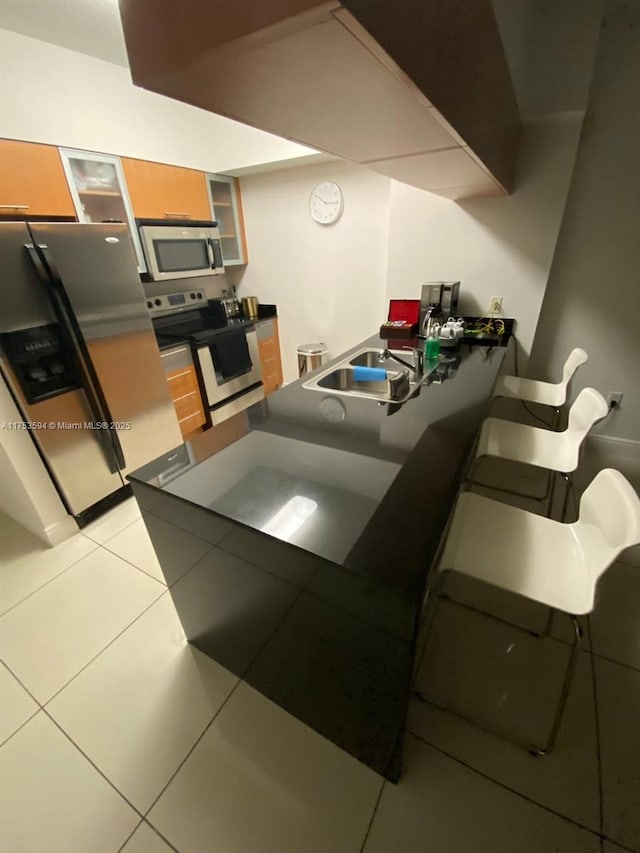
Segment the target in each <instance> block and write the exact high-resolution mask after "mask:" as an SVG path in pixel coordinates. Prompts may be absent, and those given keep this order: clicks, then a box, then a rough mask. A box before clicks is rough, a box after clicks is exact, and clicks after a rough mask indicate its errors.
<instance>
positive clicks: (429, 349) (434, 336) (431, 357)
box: [424, 323, 440, 361]
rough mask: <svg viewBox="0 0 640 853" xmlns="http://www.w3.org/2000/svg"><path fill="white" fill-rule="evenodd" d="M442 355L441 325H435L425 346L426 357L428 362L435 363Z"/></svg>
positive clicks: (430, 330)
mask: <svg viewBox="0 0 640 853" xmlns="http://www.w3.org/2000/svg"><path fill="white" fill-rule="evenodd" d="M439 355H440V325H439V324H438V323H434V324H433V325H432V326H431V327H430V329H429V336H428V337H427V340H426V341H425V344H424V357H425V358H426V359H427V361H435V360H436V359H437V358H438V357H439Z"/></svg>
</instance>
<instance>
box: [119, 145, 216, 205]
mask: <svg viewBox="0 0 640 853" xmlns="http://www.w3.org/2000/svg"><path fill="white" fill-rule="evenodd" d="M121 162H122V168H123V170H124V177H125V180H126V182H127V189H128V191H129V198H130V200H131V206H132V207H133V212H134V214H135V216H136V217H138V218H140V219H211V208H210V206H209V196H208V193H207V182H206V179H205V174H204V172H198V171H197V170H196V169H184V168H182V167H180V166H167V165H165V164H164V163H151V162H149V161H148V160H131V159H129V158H127V157H122V158H121Z"/></svg>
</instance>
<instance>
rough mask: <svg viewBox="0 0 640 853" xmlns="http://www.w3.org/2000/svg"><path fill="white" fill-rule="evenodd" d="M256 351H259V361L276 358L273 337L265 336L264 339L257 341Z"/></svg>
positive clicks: (276, 351)
mask: <svg viewBox="0 0 640 853" xmlns="http://www.w3.org/2000/svg"><path fill="white" fill-rule="evenodd" d="M258 352H259V353H260V360H261V361H263V360H264V359H267V358H277V356H278V347H277V346H276V340H275V338H267V339H266V340H264V341H258Z"/></svg>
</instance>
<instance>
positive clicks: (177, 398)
mask: <svg viewBox="0 0 640 853" xmlns="http://www.w3.org/2000/svg"><path fill="white" fill-rule="evenodd" d="M196 393H197V392H196V391H189V393H188V394H183V395H182V397H174V398H173V402H174V403H178V402H179V401H180V400H186V399H187V397H194V396H195V395H196Z"/></svg>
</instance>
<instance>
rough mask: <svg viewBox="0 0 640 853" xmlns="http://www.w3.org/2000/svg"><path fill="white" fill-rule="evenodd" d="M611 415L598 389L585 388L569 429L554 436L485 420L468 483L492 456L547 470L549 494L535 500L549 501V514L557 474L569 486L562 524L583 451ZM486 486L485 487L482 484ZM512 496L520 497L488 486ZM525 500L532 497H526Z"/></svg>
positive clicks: (546, 431)
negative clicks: (596, 428)
mask: <svg viewBox="0 0 640 853" xmlns="http://www.w3.org/2000/svg"><path fill="white" fill-rule="evenodd" d="M608 412H609V407H608V405H607V401H606V400H605V399H604V397H603V396H602V394H600V393H599V392H598V391H596V390H595V388H583V389H582V391H581V392H580V393H579V394H578V396H577V397H576V399H575V402H574V403H573V405H572V406H571V409H570V410H569V419H568V425H567V429H566V430H564V431H563V432H555V431H554V430H550V429H541V428H540V427H534V426H529V425H527V424H520V423H516V422H515V421H505V420H501V419H499V418H486V420H485V421H484V422H483V424H482V429H481V430H480V437H479V439H478V443H477V446H476V453H475V460H474V464H473V465H472V466H471V470H470V475H469V478H468V479H469V481H470V482H474V481H473V471H474V466H475V464H476V463H477V460H478V459H479V458H480V457H481V456H493V457H497V458H500V459H508V460H510V461H511V462H520V463H524V464H526V465H535V466H536V467H538V468H546V469H547V470H548V471H550V472H551V478H552V479H551V485H550V486H549V485H547V494H545V495H544V496H543V497H542V498H535V499H536V500H547V498H548V499H549V510H548V512H549V514H550V513H551V508H552V504H553V494H554V488H553V486H554V484H555V476H554V475H555V474H560V475H561V476H562V477H563V478H564V480H565V483H566V491H565V498H564V504H563V507H562V515H561V517H560V518H561V520H563V519H564V516H565V512H566V508H567V498H568V494H569V486H570V476H569V475H570V474H571V473H572V472H573V471H575V470H576V468H577V467H578V461H579V456H580V448H581V446H582V442H583V441H584V439H585V438H586V436H587V434H588V432H589V430H590V429H591V428H592V427H593V425H594V424H595V423H597V422H598V421H599V420H602V418H604V417H605V416H606V415H607V414H608ZM483 485H486V484H483ZM487 487H488V488H492V489H493V488H495V489H496V490H498V491H504V492H507V493H509V494H521V493H519V492H514V491H512V490H510V489H503V488H501V487H500V486H487ZM526 497H532V496H531V495H526Z"/></svg>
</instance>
